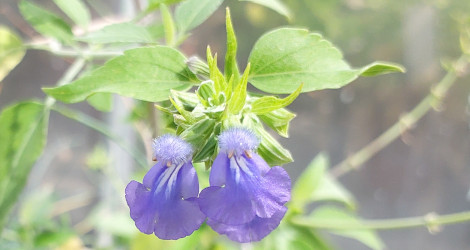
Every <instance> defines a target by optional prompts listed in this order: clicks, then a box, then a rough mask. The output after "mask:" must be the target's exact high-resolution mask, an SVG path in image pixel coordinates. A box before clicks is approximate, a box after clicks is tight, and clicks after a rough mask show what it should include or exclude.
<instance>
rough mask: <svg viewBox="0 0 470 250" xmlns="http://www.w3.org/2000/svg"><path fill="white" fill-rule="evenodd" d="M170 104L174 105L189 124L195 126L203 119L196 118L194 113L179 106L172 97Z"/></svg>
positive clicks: (200, 117)
mask: <svg viewBox="0 0 470 250" xmlns="http://www.w3.org/2000/svg"><path fill="white" fill-rule="evenodd" d="M170 102H171V104H173V106H174V107H175V108H176V110H178V113H179V114H180V115H181V116H183V118H184V119H185V120H186V121H187V122H188V123H189V124H194V123H196V122H197V121H200V120H201V119H203V117H202V116H196V115H195V114H194V113H192V112H189V111H187V110H185V109H184V108H183V107H182V106H180V105H178V104H177V103H176V102H175V101H174V100H173V98H171V97H170Z"/></svg>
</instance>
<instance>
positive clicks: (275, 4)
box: [238, 0, 292, 19]
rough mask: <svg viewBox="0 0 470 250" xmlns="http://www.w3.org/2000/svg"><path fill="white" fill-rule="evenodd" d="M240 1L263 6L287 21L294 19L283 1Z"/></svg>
mask: <svg viewBox="0 0 470 250" xmlns="http://www.w3.org/2000/svg"><path fill="white" fill-rule="evenodd" d="M238 1H244V2H252V3H256V4H259V5H263V6H265V7H268V8H270V9H272V10H274V11H276V12H277V13H279V14H281V15H283V16H285V17H286V18H287V19H292V13H291V11H290V10H289V8H287V6H286V5H285V4H283V3H282V2H281V0H238Z"/></svg>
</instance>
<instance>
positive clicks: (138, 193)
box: [126, 181, 156, 234]
mask: <svg viewBox="0 0 470 250" xmlns="http://www.w3.org/2000/svg"><path fill="white" fill-rule="evenodd" d="M150 193H151V192H150V191H149V190H147V188H145V186H144V185H142V184H141V183H139V182H137V181H131V182H130V183H129V184H128V185H127V187H126V201H127V205H128V206H129V209H130V210H131V218H132V219H133V220H134V221H135V226H136V227H137V228H138V229H139V230H140V231H141V232H142V233H145V234H151V233H153V227H154V223H155V217H156V211H155V208H154V205H153V204H152V202H151V199H150V197H151V195H150Z"/></svg>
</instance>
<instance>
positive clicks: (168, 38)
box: [160, 3, 176, 47]
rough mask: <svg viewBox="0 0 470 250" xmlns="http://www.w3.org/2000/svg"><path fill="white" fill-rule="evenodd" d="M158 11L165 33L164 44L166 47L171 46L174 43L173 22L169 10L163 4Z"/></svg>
mask: <svg viewBox="0 0 470 250" xmlns="http://www.w3.org/2000/svg"><path fill="white" fill-rule="evenodd" d="M160 11H161V13H162V22H163V30H164V32H165V42H166V45H168V46H170V47H171V46H173V45H174V43H175V33H176V30H175V22H174V20H173V17H172V15H171V12H170V10H169V9H168V7H166V5H165V4H164V3H162V4H161V5H160Z"/></svg>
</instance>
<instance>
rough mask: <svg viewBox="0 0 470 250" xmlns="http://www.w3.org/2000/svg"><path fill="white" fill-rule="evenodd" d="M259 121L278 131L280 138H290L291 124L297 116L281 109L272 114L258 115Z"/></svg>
mask: <svg viewBox="0 0 470 250" xmlns="http://www.w3.org/2000/svg"><path fill="white" fill-rule="evenodd" d="M258 117H259V119H261V121H263V122H264V124H266V125H268V127H270V128H271V129H272V130H274V131H276V132H277V133H278V134H279V135H280V136H283V137H286V138H287V137H289V134H288V132H289V123H290V121H291V120H292V119H294V117H295V114H294V113H291V112H290V111H288V110H287V109H284V108H280V109H277V110H273V111H271V112H268V113H265V114H262V115H258Z"/></svg>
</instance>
